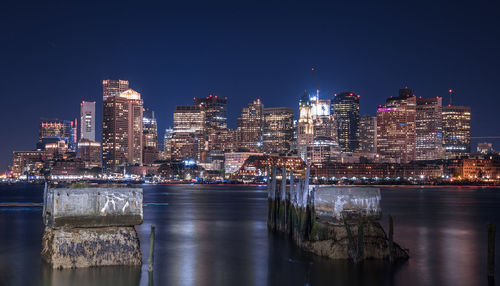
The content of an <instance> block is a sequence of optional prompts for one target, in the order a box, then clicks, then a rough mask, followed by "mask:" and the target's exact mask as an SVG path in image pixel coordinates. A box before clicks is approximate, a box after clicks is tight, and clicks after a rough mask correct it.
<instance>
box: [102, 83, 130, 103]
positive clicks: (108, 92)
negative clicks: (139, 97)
mask: <svg viewBox="0 0 500 286" xmlns="http://www.w3.org/2000/svg"><path fill="white" fill-rule="evenodd" d="M128 88H129V87H128V80H121V79H118V80H114V79H106V80H103V81H102V95H103V99H104V100H105V99H106V98H108V97H115V96H120V93H122V92H124V91H126V90H127V89H128Z"/></svg>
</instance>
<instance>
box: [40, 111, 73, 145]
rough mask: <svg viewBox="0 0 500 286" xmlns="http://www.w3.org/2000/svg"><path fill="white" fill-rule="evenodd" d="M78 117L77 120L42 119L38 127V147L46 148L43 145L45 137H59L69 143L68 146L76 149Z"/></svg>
mask: <svg viewBox="0 0 500 286" xmlns="http://www.w3.org/2000/svg"><path fill="white" fill-rule="evenodd" d="M76 125H77V123H76V119H75V121H69V120H59V119H46V118H42V119H40V126H39V128H38V144H37V149H42V150H43V149H44V148H45V146H42V145H43V144H42V143H43V141H44V138H49V137H59V138H61V139H62V140H64V141H65V142H66V144H68V148H69V149H71V150H73V151H76V147H77V146H76V140H77V136H76Z"/></svg>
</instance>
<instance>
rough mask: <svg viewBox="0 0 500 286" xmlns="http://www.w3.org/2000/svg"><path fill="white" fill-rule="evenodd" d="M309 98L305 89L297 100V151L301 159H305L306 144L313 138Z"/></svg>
mask: <svg viewBox="0 0 500 286" xmlns="http://www.w3.org/2000/svg"><path fill="white" fill-rule="evenodd" d="M311 113H312V108H311V98H310V96H309V93H307V91H304V94H303V95H302V97H301V98H300V100H299V121H298V123H297V152H298V155H299V156H300V157H301V158H302V160H304V161H306V160H307V146H308V145H309V144H311V143H312V142H313V140H314V122H313V119H312V114H311Z"/></svg>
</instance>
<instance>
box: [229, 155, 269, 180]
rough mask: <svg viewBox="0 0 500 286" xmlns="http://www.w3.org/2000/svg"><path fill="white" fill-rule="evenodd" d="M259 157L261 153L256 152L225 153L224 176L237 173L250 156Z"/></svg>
mask: <svg viewBox="0 0 500 286" xmlns="http://www.w3.org/2000/svg"><path fill="white" fill-rule="evenodd" d="M254 155H255V156H260V155H263V153H256V152H230V153H225V154H224V170H225V172H226V175H230V174H233V173H234V172H236V171H238V170H239V169H240V168H241V166H243V163H245V160H246V159H248V157H250V156H254Z"/></svg>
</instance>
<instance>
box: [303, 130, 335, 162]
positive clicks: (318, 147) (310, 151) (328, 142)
mask: <svg viewBox="0 0 500 286" xmlns="http://www.w3.org/2000/svg"><path fill="white" fill-rule="evenodd" d="M338 151H339V148H338V145H337V142H335V141H334V140H332V138H330V137H325V136H317V137H315V138H314V141H313V142H312V143H311V144H309V145H308V146H307V162H308V163H311V164H316V165H321V164H323V163H325V162H328V161H331V160H335V159H336V158H337V157H338Z"/></svg>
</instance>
